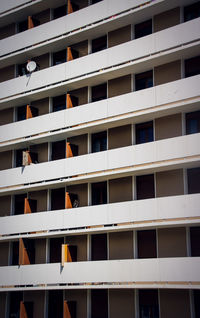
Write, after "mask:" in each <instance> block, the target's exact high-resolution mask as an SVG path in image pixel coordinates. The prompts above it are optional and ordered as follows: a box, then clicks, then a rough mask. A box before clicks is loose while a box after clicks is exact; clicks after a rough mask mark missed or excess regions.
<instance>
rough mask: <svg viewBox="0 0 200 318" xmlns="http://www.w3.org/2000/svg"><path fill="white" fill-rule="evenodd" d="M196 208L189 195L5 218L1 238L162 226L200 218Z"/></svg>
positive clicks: (197, 200) (199, 202) (198, 198)
mask: <svg viewBox="0 0 200 318" xmlns="http://www.w3.org/2000/svg"><path fill="white" fill-rule="evenodd" d="M199 206H200V194H190V195H183V196H174V197H166V198H155V199H148V200H139V201H128V202H120V203H112V204H105V205H97V206H88V207H80V208H76V209H67V210H59V211H49V212H38V213H32V214H25V215H13V216H6V217H2V218H1V219H0V235H12V234H18V233H27V232H35V231H52V230H55V231H56V230H57V229H74V228H80V227H87V226H95V225H106V224H117V223H126V222H142V221H150V222H151V221H153V220H162V221H163V222H162V224H163V225H164V224H165V223H166V222H168V219H176V218H187V217H199V216H200V213H199ZM122 211H123V213H122ZM164 220H165V221H164Z"/></svg>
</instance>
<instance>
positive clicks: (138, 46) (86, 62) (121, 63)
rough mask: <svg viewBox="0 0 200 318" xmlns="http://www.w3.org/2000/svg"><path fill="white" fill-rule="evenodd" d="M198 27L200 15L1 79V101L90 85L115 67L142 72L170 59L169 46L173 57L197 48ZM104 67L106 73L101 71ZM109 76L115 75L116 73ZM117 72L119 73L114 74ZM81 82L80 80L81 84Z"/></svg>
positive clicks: (4, 102)
mask: <svg viewBox="0 0 200 318" xmlns="http://www.w3.org/2000/svg"><path fill="white" fill-rule="evenodd" d="M199 28H200V18H198V19H195V20H192V21H189V22H187V23H183V24H180V25H177V26H175V27H172V28H169V29H166V30H163V31H160V32H157V33H154V34H151V35H149V36H146V37H143V38H140V39H137V40H132V41H129V42H127V43H124V44H121V45H118V46H116V47H112V48H109V49H106V50H103V51H101V52H97V53H94V54H90V55H87V56H84V57H82V58H79V59H76V60H74V61H70V62H67V63H63V64H60V65H56V66H52V67H50V68H47V69H44V70H42V71H38V72H35V73H32V74H31V75H30V74H29V75H28V76H26V75H25V76H21V77H18V78H15V79H12V80H9V81H5V82H2V83H0V103H1V105H4V104H6V102H8V101H9V100H11V99H12V100H15V99H17V100H18V101H19V100H20V98H24V96H25V95H29V94H30V95H37V94H39V93H40V94H41V92H42V95H40V96H42V97H44V95H45V94H46V96H49V91H51V93H50V94H53V92H54V90H55V89H56V88H57V87H63V88H65V89H70V87H71V89H74V88H75V87H73V85H74V84H73V83H74V82H75V83H77V82H80V83H82V82H84V84H83V83H82V86H84V85H88V83H87V80H88V79H90V78H93V81H94V77H96V78H97V79H98V78H99V79H100V78H101V76H104V77H105V72H106V73H110V74H112V73H113V74H115V73H114V71H115V72H116V69H118V70H120V72H121V76H122V75H123V72H124V71H125V72H127V71H128V72H129V73H130V72H136V71H137V72H139V69H138V67H139V68H140V71H141V72H142V71H144V70H145V69H144V68H145V67H152V64H151V60H153V59H156V61H157V63H159V64H162V63H167V60H166V56H167V55H168V54H169V52H168V50H173V52H171V54H172V56H171V57H170V59H172V60H173V59H175V58H176V59H177V58H179V57H177V52H176V51H177V50H181V51H184V50H185V49H186V48H185V47H184V46H185V45H189V47H190V51H191V50H193V49H194V50H197V47H195V45H197V44H198V45H199V40H200V37H199ZM163 39H165V41H164V40H163ZM191 42H192V43H191ZM195 43H196V44H195ZM198 45H197V46H198ZM193 47H194V48H193ZM174 50H175V51H174ZM161 52H162V54H161ZM175 52H176V54H175ZM195 52H196V51H195ZM195 52H193V54H195ZM156 54H159V57H160V59H157V58H156ZM173 54H174V57H173ZM181 54H182V53H181ZM187 54H188V53H187ZM196 54H198V53H196ZM161 55H162V56H161ZM168 61H170V60H168ZM130 63H131V64H130ZM141 63H142V64H141ZM145 63H146V64H147V65H146V64H145ZM138 65H139V66H138ZM150 65H151V66H150ZM130 66H131V68H130ZM114 68H116V69H114ZM122 69H124V71H122ZM102 70H103V73H102V72H101V71H102ZM109 76H110V77H111V78H112V77H113V75H112V76H111V75H109ZM115 76H117V75H116V74H115ZM104 81H105V78H104ZM80 83H79V84H77V85H79V87H80V85H81V84H80ZM70 85H71V86H70ZM93 85H94V82H93ZM75 86H76V84H75ZM53 89H54V90H53ZM39 98H40V97H39ZM2 107H3V106H2Z"/></svg>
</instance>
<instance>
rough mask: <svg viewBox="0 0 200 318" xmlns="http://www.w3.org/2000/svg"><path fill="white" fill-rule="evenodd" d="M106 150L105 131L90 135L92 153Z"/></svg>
mask: <svg viewBox="0 0 200 318" xmlns="http://www.w3.org/2000/svg"><path fill="white" fill-rule="evenodd" d="M104 150H107V131H103V132H100V133H97V134H92V152H99V151H104Z"/></svg>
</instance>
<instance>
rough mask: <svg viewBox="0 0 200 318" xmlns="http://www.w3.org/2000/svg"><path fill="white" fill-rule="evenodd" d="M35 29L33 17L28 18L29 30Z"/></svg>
mask: <svg viewBox="0 0 200 318" xmlns="http://www.w3.org/2000/svg"><path fill="white" fill-rule="evenodd" d="M32 28H34V23H33V19H32V17H31V16H28V29H32Z"/></svg>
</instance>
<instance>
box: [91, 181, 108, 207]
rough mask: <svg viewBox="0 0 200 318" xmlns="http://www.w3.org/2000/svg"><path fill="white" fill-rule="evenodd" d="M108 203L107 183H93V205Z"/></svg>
mask: <svg viewBox="0 0 200 318" xmlns="http://www.w3.org/2000/svg"><path fill="white" fill-rule="evenodd" d="M106 203H107V182H106V181H105V182H98V183H92V205H99V204H106Z"/></svg>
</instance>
